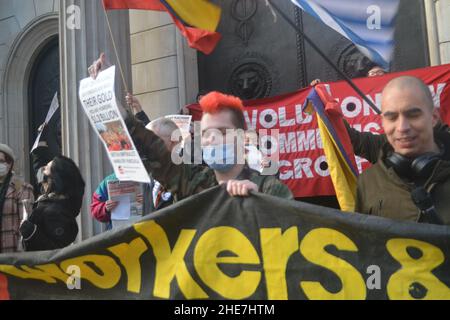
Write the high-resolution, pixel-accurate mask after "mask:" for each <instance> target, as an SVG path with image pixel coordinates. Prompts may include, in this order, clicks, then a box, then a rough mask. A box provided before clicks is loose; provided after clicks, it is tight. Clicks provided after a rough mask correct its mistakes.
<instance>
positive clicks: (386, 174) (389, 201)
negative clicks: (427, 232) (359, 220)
mask: <svg viewBox="0 0 450 320" xmlns="http://www.w3.org/2000/svg"><path fill="white" fill-rule="evenodd" d="M435 139H436V141H437V142H438V143H439V144H441V145H443V147H444V155H443V157H442V160H439V162H438V163H437V165H436V167H435V168H434V169H433V172H432V174H431V176H430V177H429V178H428V179H427V181H426V182H425V184H424V187H425V189H426V190H427V191H428V192H429V193H430V195H431V198H432V199H433V203H434V206H435V208H436V212H437V214H438V215H439V217H440V218H441V220H442V221H443V222H444V224H446V225H450V134H449V133H448V131H447V132H446V130H441V131H440V132H435ZM391 150H392V147H391V146H390V145H389V144H388V143H386V144H385V145H384V146H383V147H382V148H381V154H380V160H381V161H377V163H376V164H374V165H373V166H372V167H371V168H369V169H367V170H366V171H365V172H364V173H363V174H362V175H360V176H359V178H358V187H357V199H356V208H355V211H357V212H361V213H365V214H372V215H377V216H381V217H386V218H391V219H395V220H409V221H416V222H417V221H418V220H419V217H420V212H419V209H418V208H417V207H416V206H415V204H414V203H413V201H412V199H411V191H412V190H413V189H414V188H415V185H414V184H413V183H412V182H407V181H405V180H404V179H401V178H400V177H399V176H398V175H397V173H396V172H395V171H394V169H393V168H390V167H388V166H386V164H385V161H384V159H385V158H386V154H387V153H388V152H390V151H391Z"/></svg>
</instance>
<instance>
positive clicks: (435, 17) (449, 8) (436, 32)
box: [425, 0, 450, 65]
mask: <svg viewBox="0 0 450 320" xmlns="http://www.w3.org/2000/svg"><path fill="white" fill-rule="evenodd" d="M425 8H426V18H427V29H428V30H427V31H428V44H429V48H430V62H431V65H439V64H445V63H450V20H449V19H448V17H449V16H450V0H425Z"/></svg>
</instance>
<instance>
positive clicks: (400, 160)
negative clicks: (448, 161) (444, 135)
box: [386, 151, 443, 180]
mask: <svg viewBox="0 0 450 320" xmlns="http://www.w3.org/2000/svg"><path fill="white" fill-rule="evenodd" d="M442 156H443V151H441V152H440V153H435V152H427V153H424V154H423V155H421V156H418V157H417V158H415V159H410V158H407V157H405V156H402V155H401V154H399V153H397V152H391V153H390V154H389V155H388V157H387V158H386V163H387V164H388V166H390V167H392V168H393V169H394V170H395V172H396V173H397V174H398V175H399V176H400V177H403V178H409V179H411V180H415V179H427V178H428V177H430V175H431V173H432V172H433V169H434V167H435V166H436V163H437V162H438V161H439V160H441V159H442Z"/></svg>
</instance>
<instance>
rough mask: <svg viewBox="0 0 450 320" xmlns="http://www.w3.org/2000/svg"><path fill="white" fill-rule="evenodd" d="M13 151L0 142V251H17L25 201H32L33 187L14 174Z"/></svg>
mask: <svg viewBox="0 0 450 320" xmlns="http://www.w3.org/2000/svg"><path fill="white" fill-rule="evenodd" d="M14 159H15V157H14V152H13V151H12V149H11V148H10V147H9V146H7V145H6V144H0V253H9V252H16V251H18V247H19V239H20V234H19V225H20V221H21V220H22V217H23V210H24V205H23V203H24V202H25V201H28V202H29V203H33V202H34V195H33V187H32V186H31V185H29V184H28V183H24V182H23V181H21V180H20V179H19V178H18V177H16V176H15V175H14V172H13V167H14Z"/></svg>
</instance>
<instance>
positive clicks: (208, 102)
mask: <svg viewBox="0 0 450 320" xmlns="http://www.w3.org/2000/svg"><path fill="white" fill-rule="evenodd" d="M199 104H200V107H201V109H202V111H203V113H212V114H214V113H218V112H221V111H224V110H227V111H230V112H231V114H232V116H233V118H232V120H233V123H234V125H235V126H236V128H238V129H247V125H246V123H245V119H244V112H243V111H244V104H243V103H242V100H241V99H239V98H238V97H235V96H231V95H227V94H223V93H221V92H218V91H212V92H210V93H208V94H207V95H205V96H203V97H202V98H201V99H200V101H199Z"/></svg>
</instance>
